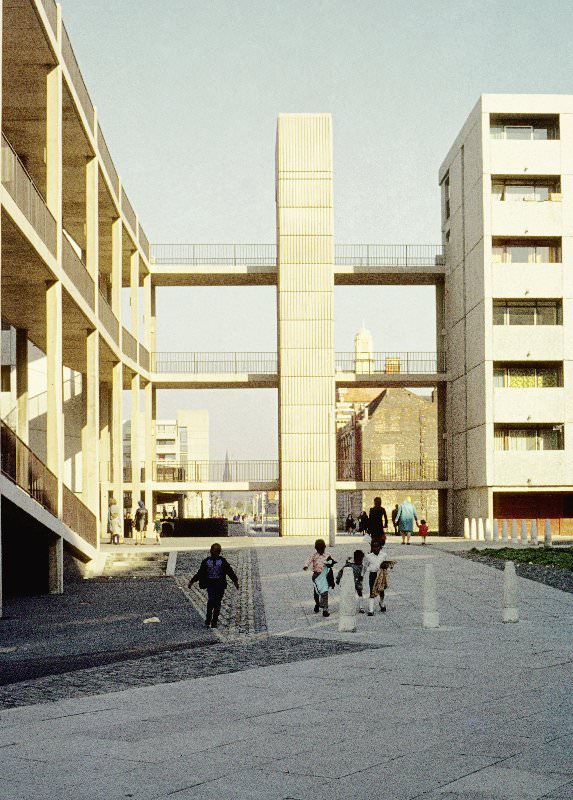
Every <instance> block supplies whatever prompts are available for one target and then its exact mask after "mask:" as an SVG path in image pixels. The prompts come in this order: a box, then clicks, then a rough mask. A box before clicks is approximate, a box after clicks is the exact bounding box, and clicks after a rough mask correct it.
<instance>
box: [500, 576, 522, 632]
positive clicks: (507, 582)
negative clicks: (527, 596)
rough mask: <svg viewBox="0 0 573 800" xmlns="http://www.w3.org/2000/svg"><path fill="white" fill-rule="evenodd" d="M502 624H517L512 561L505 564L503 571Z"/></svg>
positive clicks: (515, 585) (517, 614)
mask: <svg viewBox="0 0 573 800" xmlns="http://www.w3.org/2000/svg"><path fill="white" fill-rule="evenodd" d="M502 619H503V622H519V609H518V607H517V578H516V577H515V564H514V563H513V561H506V562H505V570H504V571H503V615H502Z"/></svg>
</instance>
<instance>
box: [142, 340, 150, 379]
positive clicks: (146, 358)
mask: <svg viewBox="0 0 573 800" xmlns="http://www.w3.org/2000/svg"><path fill="white" fill-rule="evenodd" d="M150 361H151V358H150V356H149V350H146V348H145V347H144V346H143V345H142V344H140V345H139V366H140V367H143V369H146V370H147V371H148V372H149V363H150Z"/></svg>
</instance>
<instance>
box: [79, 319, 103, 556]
mask: <svg viewBox="0 0 573 800" xmlns="http://www.w3.org/2000/svg"><path fill="white" fill-rule="evenodd" d="M82 389H83V393H84V403H85V409H86V416H85V424H84V428H83V430H82V458H83V463H82V500H83V501H84V503H85V504H86V505H87V507H88V508H89V509H91V510H92V511H93V512H94V514H95V515H96V517H97V520H98V545H99V536H100V533H101V525H100V512H99V505H100V504H99V488H100V385H99V333H98V331H97V330H88V331H86V374H85V375H84V377H83V380H82Z"/></svg>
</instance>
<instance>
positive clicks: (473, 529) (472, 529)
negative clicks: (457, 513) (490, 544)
mask: <svg viewBox="0 0 573 800" xmlns="http://www.w3.org/2000/svg"><path fill="white" fill-rule="evenodd" d="M470 539H471V540H472V542H475V541H477V525H476V520H475V517H472V519H471V522H470Z"/></svg>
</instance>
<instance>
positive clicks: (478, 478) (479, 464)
mask: <svg viewBox="0 0 573 800" xmlns="http://www.w3.org/2000/svg"><path fill="white" fill-rule="evenodd" d="M486 436H487V430H486V426H485V425H480V426H478V427H476V428H470V430H468V433H467V448H468V474H467V482H468V488H472V487H479V486H487V482H488V481H487V467H486V461H485V459H484V458H483V453H485V452H486V446H487V441H486Z"/></svg>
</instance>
